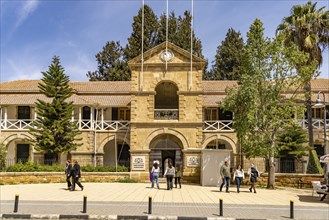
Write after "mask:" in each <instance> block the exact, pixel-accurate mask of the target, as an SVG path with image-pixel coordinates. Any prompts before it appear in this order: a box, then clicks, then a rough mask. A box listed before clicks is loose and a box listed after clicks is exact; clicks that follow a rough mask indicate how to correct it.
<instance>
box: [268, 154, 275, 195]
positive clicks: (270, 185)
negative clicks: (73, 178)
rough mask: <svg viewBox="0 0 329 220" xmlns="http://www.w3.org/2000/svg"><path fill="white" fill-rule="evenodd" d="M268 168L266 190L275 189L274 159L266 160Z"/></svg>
mask: <svg viewBox="0 0 329 220" xmlns="http://www.w3.org/2000/svg"><path fill="white" fill-rule="evenodd" d="M267 167H268V179H267V188H268V189H275V166H274V157H269V159H268V160H267Z"/></svg>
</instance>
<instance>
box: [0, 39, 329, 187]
mask: <svg viewBox="0 0 329 220" xmlns="http://www.w3.org/2000/svg"><path fill="white" fill-rule="evenodd" d="M143 59H144V63H143V65H142V63H141V60H142V57H141V56H139V57H136V58H134V59H132V60H130V61H129V63H128V65H129V67H130V69H131V71H132V77H131V81H121V82H104V81H97V82H70V86H71V87H72V88H73V89H74V94H73V95H72V97H71V98H70V100H69V101H73V102H74V105H75V110H74V112H73V114H72V120H74V121H76V122H77V123H78V125H79V129H80V130H81V131H82V134H81V138H82V146H81V147H79V148H78V149H77V150H75V151H72V152H70V153H69V154H65V155H59V158H60V160H61V163H64V161H65V160H66V159H67V158H71V159H77V160H79V161H80V164H94V165H105V166H107V165H116V164H118V165H122V166H127V167H129V170H130V174H131V177H132V178H137V179H147V178H148V173H149V169H150V168H151V166H152V164H153V162H154V161H159V163H160V168H161V170H162V171H163V170H164V167H165V166H166V164H167V162H168V160H171V161H173V163H174V165H175V166H181V167H182V170H183V176H184V178H185V179H186V180H188V181H191V182H200V176H201V173H202V172H204V171H205V170H206V166H205V163H206V161H205V155H211V154H214V155H215V154H216V155H221V153H222V152H223V154H222V155H223V156H224V157H226V158H229V159H230V161H231V167H234V166H236V165H237V164H243V165H244V166H249V164H250V163H251V162H254V163H256V165H258V168H259V169H260V170H262V171H264V170H265V166H264V164H265V163H264V160H263V159H261V158H258V159H253V160H246V159H245V158H244V157H243V155H242V154H241V149H240V148H239V144H238V143H237V138H236V134H235V132H234V130H233V129H232V119H233V115H232V113H231V112H225V111H223V110H222V109H220V108H219V107H218V106H219V102H220V101H221V100H223V98H224V97H225V88H226V87H230V86H233V85H235V84H236V81H203V80H202V73H203V69H204V68H205V64H206V61H205V60H203V59H201V58H199V57H196V56H191V54H190V53H189V52H188V51H185V50H183V49H181V48H179V47H177V46H175V45H174V44H171V43H168V48H167V50H166V44H165V43H163V44H160V45H158V46H156V47H154V48H153V49H151V50H149V51H147V52H145V53H144V55H143ZM191 60H192V62H191ZM39 82H40V81H39V80H18V81H10V82H2V83H1V84H0V107H1V109H0V110H1V111H0V119H1V121H0V143H4V144H5V146H6V147H7V150H8V155H7V163H8V164H14V163H16V162H18V161H19V160H22V161H25V160H32V161H36V162H39V163H44V162H47V160H48V159H49V155H47V154H44V153H41V152H38V151H36V150H35V149H34V148H33V146H32V145H30V144H29V143H28V142H27V141H26V139H27V138H30V134H29V133H28V129H29V127H30V126H31V122H32V121H33V120H34V119H35V118H36V111H35V102H36V100H37V99H41V100H46V98H45V97H44V96H43V95H42V94H40V92H39V90H38V83H39ZM312 89H313V93H314V95H313V97H312V99H313V100H314V101H315V99H316V94H317V93H318V92H319V91H322V92H324V93H325V94H326V98H327V100H329V98H328V95H329V79H316V80H313V81H312ZM327 107H328V106H327ZM327 109H328V108H327ZM328 112H329V111H328ZM313 117H314V123H313V126H314V139H315V143H316V144H317V145H318V150H319V153H321V150H322V153H323V152H324V151H323V147H322V145H323V138H322V137H323V125H324V122H323V109H314V112H313ZM327 118H329V117H327ZM296 120H299V121H300V124H301V126H303V128H306V127H307V123H306V122H307V121H306V120H305V119H296ZM326 123H327V126H328V121H327V122H326ZM328 130H329V129H328ZM227 155H229V157H227ZM279 164H280V163H279ZM292 164H293V168H289V169H290V172H291V171H292V172H303V171H302V168H301V167H299V165H297V162H295V161H292ZM281 167H285V165H282V166H281ZM281 167H280V166H278V167H277V172H287V170H285V168H284V169H281ZM207 169H208V170H213V169H215V170H216V169H217V167H210V168H209V166H208V168H207ZM212 172H213V171H212Z"/></svg>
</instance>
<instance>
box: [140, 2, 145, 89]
mask: <svg viewBox="0 0 329 220" xmlns="http://www.w3.org/2000/svg"><path fill="white" fill-rule="evenodd" d="M143 77H144V0H143V1H142V62H141V76H140V79H139V83H140V84H139V90H140V91H142V90H143Z"/></svg>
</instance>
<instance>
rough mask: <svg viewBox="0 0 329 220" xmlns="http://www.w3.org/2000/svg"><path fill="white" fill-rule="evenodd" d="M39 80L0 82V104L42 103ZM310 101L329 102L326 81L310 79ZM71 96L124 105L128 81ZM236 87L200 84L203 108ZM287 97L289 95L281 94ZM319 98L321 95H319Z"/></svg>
mask: <svg viewBox="0 0 329 220" xmlns="http://www.w3.org/2000/svg"><path fill="white" fill-rule="evenodd" d="M39 82H40V80H17V81H10V82H3V83H0V104H1V105H8V104H11V105H15V104H16V105H18V104H25V105H33V104H34V103H35V102H36V101H37V99H41V100H44V101H46V100H47V98H46V97H45V96H44V95H42V94H40V93H39V89H38V83H39ZM311 83H312V90H313V94H312V100H313V101H315V100H316V99H317V92H319V91H323V92H325V93H326V100H329V79H314V80H312V82H311ZM70 85H71V87H72V88H73V89H74V90H75V94H73V95H72V96H71V98H70V99H69V100H68V101H73V102H74V104H75V105H95V104H97V105H103V106H127V105H130V99H131V98H130V82H129V81H115V82H113V81H96V82H70ZM235 85H237V81H228V80H222V81H203V82H202V86H203V91H204V101H203V105H204V106H218V103H219V102H220V101H222V100H223V99H224V98H225V88H226V87H233V86H235ZM301 93H302V92H301ZM284 96H286V97H287V98H289V97H290V96H291V95H290V94H289V93H288V94H284ZM320 98H321V99H323V96H322V95H321V96H320Z"/></svg>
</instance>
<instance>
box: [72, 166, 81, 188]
mask: <svg viewBox="0 0 329 220" xmlns="http://www.w3.org/2000/svg"><path fill="white" fill-rule="evenodd" d="M71 176H72V189H71V191H74V190H75V184H78V186H79V187H80V188H81V191H83V185H81V183H80V181H79V178H81V171H80V165H79V164H78V161H76V160H74V165H73V168H72V170H71Z"/></svg>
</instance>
